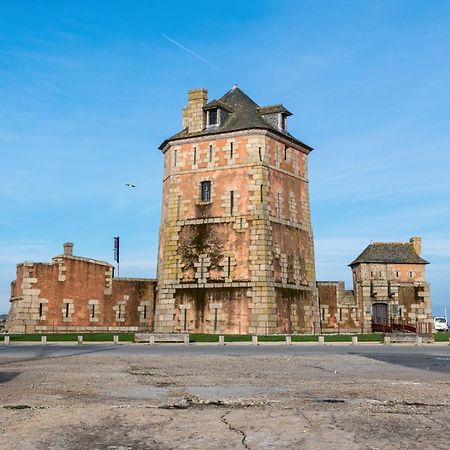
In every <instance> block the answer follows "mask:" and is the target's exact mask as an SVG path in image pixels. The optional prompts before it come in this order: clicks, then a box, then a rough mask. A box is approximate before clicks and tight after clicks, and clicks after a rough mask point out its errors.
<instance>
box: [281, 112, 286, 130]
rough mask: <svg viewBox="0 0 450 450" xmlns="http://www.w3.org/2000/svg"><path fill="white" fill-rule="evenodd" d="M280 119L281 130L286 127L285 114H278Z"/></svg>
mask: <svg viewBox="0 0 450 450" xmlns="http://www.w3.org/2000/svg"><path fill="white" fill-rule="evenodd" d="M280 116H281V120H280V126H281V129H282V130H286V129H287V116H286V114H280Z"/></svg>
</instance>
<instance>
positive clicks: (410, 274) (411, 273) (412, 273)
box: [408, 270, 414, 278]
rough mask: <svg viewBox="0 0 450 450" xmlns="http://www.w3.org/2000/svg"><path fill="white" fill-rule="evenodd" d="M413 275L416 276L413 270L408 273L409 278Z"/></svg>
mask: <svg viewBox="0 0 450 450" xmlns="http://www.w3.org/2000/svg"><path fill="white" fill-rule="evenodd" d="M413 275H414V272H413V271H412V270H410V271H409V273H408V276H409V278H412V277H413Z"/></svg>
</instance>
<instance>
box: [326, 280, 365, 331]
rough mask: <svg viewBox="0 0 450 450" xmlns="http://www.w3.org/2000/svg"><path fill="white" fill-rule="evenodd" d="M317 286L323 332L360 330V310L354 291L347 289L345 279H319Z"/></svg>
mask: <svg viewBox="0 0 450 450" xmlns="http://www.w3.org/2000/svg"><path fill="white" fill-rule="evenodd" d="M317 287H318V291H319V301H320V307H319V313H320V324H321V332H323V333H336V332H338V333H339V332H344V333H350V332H351V333H357V332H360V331H361V325H360V322H359V313H360V311H359V308H358V306H357V304H356V299H355V296H354V293H353V291H349V290H346V289H345V286H344V282H343V281H318V282H317Z"/></svg>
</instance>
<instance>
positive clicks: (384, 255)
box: [350, 237, 433, 333]
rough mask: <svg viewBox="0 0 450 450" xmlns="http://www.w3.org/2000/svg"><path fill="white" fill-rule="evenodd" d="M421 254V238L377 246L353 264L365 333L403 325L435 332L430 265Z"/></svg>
mask: <svg viewBox="0 0 450 450" xmlns="http://www.w3.org/2000/svg"><path fill="white" fill-rule="evenodd" d="M421 253H422V238H420V237H412V238H411V239H410V240H409V242H374V243H372V244H370V245H369V246H368V247H367V248H366V249H365V250H364V251H363V252H362V253H361V254H360V255H359V256H358V257H357V258H356V259H355V260H354V261H353V262H352V263H351V264H350V267H351V269H352V273H353V289H354V292H355V298H356V302H357V304H358V308H359V310H360V312H361V314H360V321H361V329H362V330H364V331H370V330H373V331H380V330H381V329H383V325H389V326H391V327H393V328H394V329H395V328H397V329H401V327H402V325H403V326H407V327H412V328H416V329H417V331H418V332H422V333H431V332H432V330H433V316H432V312H431V300H430V285H429V283H428V282H427V281H426V277H425V267H426V265H427V264H428V262H427V261H425V260H424V259H423V258H422V257H421Z"/></svg>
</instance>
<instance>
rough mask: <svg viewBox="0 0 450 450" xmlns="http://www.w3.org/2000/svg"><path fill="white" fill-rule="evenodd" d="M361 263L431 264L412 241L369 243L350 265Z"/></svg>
mask: <svg viewBox="0 0 450 450" xmlns="http://www.w3.org/2000/svg"><path fill="white" fill-rule="evenodd" d="M360 263H380V264H429V263H428V261H425V260H424V259H423V258H421V257H420V256H419V255H418V254H417V253H416V251H415V250H414V246H413V244H412V243H410V242H406V243H405V242H374V243H372V244H370V245H368V246H367V247H366V248H365V249H364V251H363V252H362V253H361V254H360V255H359V256H358V257H357V258H356V259H355V260H354V261H353V262H352V263H350V264H349V266H354V265H356V264H360Z"/></svg>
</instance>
